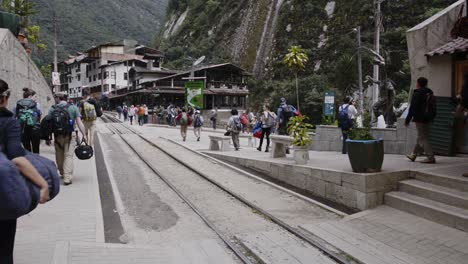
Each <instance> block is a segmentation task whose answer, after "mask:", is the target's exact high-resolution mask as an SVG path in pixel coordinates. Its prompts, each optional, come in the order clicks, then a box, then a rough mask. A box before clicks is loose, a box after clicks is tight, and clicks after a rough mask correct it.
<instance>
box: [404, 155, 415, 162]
mask: <svg viewBox="0 0 468 264" xmlns="http://www.w3.org/2000/svg"><path fill="white" fill-rule="evenodd" d="M406 157H407V158H408V159H409V160H411V161H412V162H414V161H415V160H416V155H414V154H411V155H406Z"/></svg>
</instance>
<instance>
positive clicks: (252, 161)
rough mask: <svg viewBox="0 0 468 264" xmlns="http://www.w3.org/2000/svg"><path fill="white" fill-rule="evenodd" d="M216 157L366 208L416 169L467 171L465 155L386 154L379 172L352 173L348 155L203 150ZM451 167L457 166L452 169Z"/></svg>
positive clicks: (376, 203)
mask: <svg viewBox="0 0 468 264" xmlns="http://www.w3.org/2000/svg"><path fill="white" fill-rule="evenodd" d="M204 152H205V153H206V154H208V155H211V156H213V157H215V158H218V159H221V160H224V161H228V162H231V163H234V164H238V165H241V166H244V167H247V168H251V169H253V170H256V171H259V172H261V173H264V174H266V175H269V176H270V177H272V178H273V179H276V180H279V181H282V182H284V183H287V184H289V185H292V186H294V187H297V188H300V189H303V190H305V191H308V192H311V193H312V194H314V195H318V196H320V197H323V198H325V199H328V200H331V201H334V202H337V203H340V204H343V205H345V206H348V207H350V208H355V209H358V210H365V209H369V208H374V207H376V206H378V205H380V204H383V200H384V199H383V197H384V194H385V193H387V192H390V191H394V190H397V189H398V182H399V181H402V180H404V179H409V178H410V177H415V176H414V175H415V174H416V173H417V172H420V173H421V174H422V173H428V172H430V173H433V172H437V173H440V174H445V172H446V171H448V172H451V173H452V174H453V177H456V175H458V176H457V177H460V178H461V174H462V173H463V171H468V159H466V158H453V157H437V164H421V163H419V162H410V161H408V160H407V159H406V157H404V156H402V155H391V154H386V155H385V160H384V164H383V168H382V172H379V173H366V174H361V173H354V172H352V169H351V165H350V163H349V159H348V156H347V155H342V154H340V153H337V152H319V151H310V152H309V156H310V160H309V162H308V163H307V165H304V166H302V165H296V164H295V162H294V160H293V158H292V154H291V155H288V156H287V157H285V158H277V159H273V158H270V156H269V155H268V153H264V152H259V151H257V150H254V149H250V148H244V149H241V151H238V152H223V153H219V152H211V151H204ZM454 168H456V169H455V170H454Z"/></svg>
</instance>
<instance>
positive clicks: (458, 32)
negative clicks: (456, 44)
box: [450, 5, 468, 39]
mask: <svg viewBox="0 0 468 264" xmlns="http://www.w3.org/2000/svg"><path fill="white" fill-rule="evenodd" d="M464 7H465V5H462V7H461V8H460V13H459V14H458V20H457V21H456V22H455V25H454V26H453V29H452V30H451V31H450V36H451V37H452V38H454V39H455V38H459V37H460V38H468V17H462V16H463V9H464Z"/></svg>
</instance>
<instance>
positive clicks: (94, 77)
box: [93, 74, 96, 82]
mask: <svg viewBox="0 0 468 264" xmlns="http://www.w3.org/2000/svg"><path fill="white" fill-rule="evenodd" d="M95 81H96V74H94V75H93V82H95Z"/></svg>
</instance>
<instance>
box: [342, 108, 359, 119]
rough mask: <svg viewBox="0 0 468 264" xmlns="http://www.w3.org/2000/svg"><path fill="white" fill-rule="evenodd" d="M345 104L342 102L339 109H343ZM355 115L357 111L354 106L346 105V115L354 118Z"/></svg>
mask: <svg viewBox="0 0 468 264" xmlns="http://www.w3.org/2000/svg"><path fill="white" fill-rule="evenodd" d="M346 106H348V104H344V105H342V106H340V109H339V111H341V110H343V109H344V108H345V107H346ZM357 115H358V111H357V109H356V107H354V105H349V107H348V116H349V118H351V119H353V120H355V119H356V116H357Z"/></svg>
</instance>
